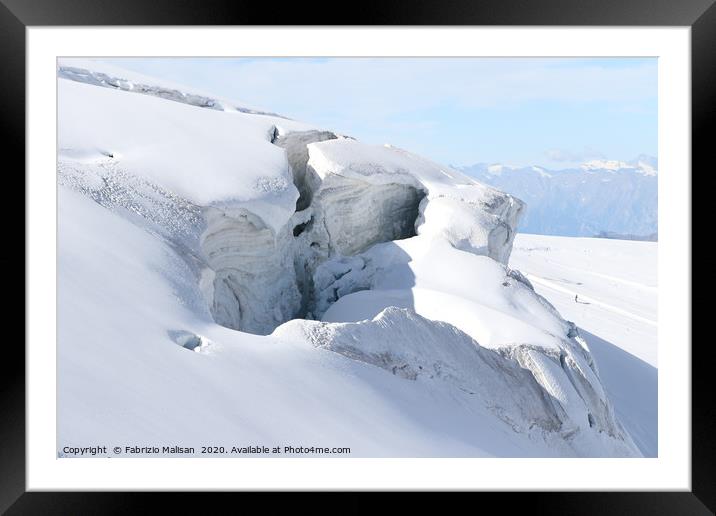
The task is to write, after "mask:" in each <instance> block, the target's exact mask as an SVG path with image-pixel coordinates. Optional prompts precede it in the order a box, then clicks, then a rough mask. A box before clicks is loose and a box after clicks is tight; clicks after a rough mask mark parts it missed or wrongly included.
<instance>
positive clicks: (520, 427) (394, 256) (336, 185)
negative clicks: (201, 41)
mask: <svg viewBox="0 0 716 516" xmlns="http://www.w3.org/2000/svg"><path fill="white" fill-rule="evenodd" d="M68 61H69V62H68ZM93 66H94V65H93V64H92V62H80V63H73V62H72V60H67V61H65V62H62V63H61V64H60V68H59V70H58V76H59V79H58V89H59V94H58V98H59V115H58V116H59V154H58V181H59V183H60V185H61V187H60V202H59V203H60V234H59V239H60V265H59V271H58V275H59V277H60V300H59V303H60V305H61V306H64V307H65V308H64V309H61V317H60V319H61V321H60V323H59V343H58V346H59V349H60V353H59V360H60V375H59V376H60V411H59V412H60V438H61V440H64V441H66V442H77V441H78V440H79V439H80V438H87V437H92V436H94V437H96V436H99V435H104V434H105V433H120V434H121V433H122V432H124V433H126V434H133V435H141V438H142V439H144V440H145V441H146V440H148V439H152V438H158V437H159V436H161V438H162V439H166V436H167V432H168V434H169V435H172V436H174V438H175V439H176V440H177V442H193V441H192V439H195V438H197V436H200V435H206V432H207V431H208V430H206V429H207V428H212V430H211V432H213V435H214V436H222V435H229V434H227V433H225V432H229V431H230V432H233V433H232V434H230V435H232V436H233V437H232V439H234V440H235V439H236V438H237V436H239V437H240V436H246V437H251V438H258V439H263V440H264V441H265V442H269V441H271V442H276V441H281V440H282V439H283V440H285V439H289V438H291V439H294V438H295V436H304V437H306V436H309V435H315V434H311V433H310V432H311V431H313V432H315V431H316V428H317V427H315V424H319V421H317V420H315V421H304V420H305V419H306V416H307V414H308V413H311V414H314V415H315V414H316V407H315V406H314V408H313V409H311V410H307V411H302V410H299V409H300V408H301V407H303V408H305V409H307V407H308V406H307V405H306V404H307V403H308V404H309V405H311V404H310V402H308V401H307V400H308V399H320V400H321V401H320V403H319V404H318V407H319V408H318V411H319V412H320V413H321V415H320V417H318V418H317V419H320V420H321V424H323V426H322V427H320V428H321V435H323V436H324V438H325V439H326V440H327V441H331V442H339V443H343V444H344V445H345V444H349V443H352V447H353V448H354V450H355V452H354V453H356V454H358V455H371V454H372V455H428V456H440V455H452V454H457V455H461V454H466V455H557V456H637V455H639V451H638V449H637V448H636V446H635V445H634V443H633V442H632V440H631V438H630V437H629V435H628V434H627V433H626V431H624V429H623V428H622V427H621V425H620V423H619V421H618V420H617V418H616V416H615V414H614V411H613V409H612V406H611V404H610V401H609V400H608V398H607V396H606V395H605V393H604V390H603V389H602V388H601V383H600V380H599V374H598V369H597V366H596V364H595V363H594V360H593V359H592V357H591V354H590V353H589V350H588V348H587V345H586V343H585V342H584V340H583V339H581V338H580V337H579V333H578V330H577V329H576V328H575V327H574V325H573V324H571V323H569V322H567V321H564V320H563V319H562V318H561V317H560V316H559V314H558V313H557V311H556V310H555V309H554V308H553V307H552V306H551V305H550V304H549V303H548V302H547V301H546V300H545V299H543V298H541V297H540V296H538V295H537V294H536V293H535V292H534V290H533V289H532V287H531V285H530V284H529V282H528V281H527V280H526V279H525V278H524V277H523V276H522V275H521V274H520V273H519V272H517V271H513V270H511V269H509V267H507V264H508V260H509V256H510V252H511V249H512V243H513V240H514V236H515V228H516V226H517V224H518V222H519V220H520V217H521V214H522V213H523V211H524V204H523V203H522V202H521V201H519V200H518V199H516V198H514V197H512V196H510V195H508V194H505V193H502V192H500V191H498V190H495V189H493V188H491V187H488V186H484V185H482V184H480V183H478V182H476V181H475V180H473V179H471V178H469V177H467V176H465V175H463V174H462V173H460V172H457V171H455V170H452V169H450V168H447V167H442V166H440V165H438V164H436V163H433V162H431V161H429V160H426V159H424V158H421V157H419V156H417V155H414V154H412V153H409V152H407V151H405V150H402V149H398V148H394V147H391V146H373V145H366V144H363V143H361V142H359V141H356V140H354V139H352V138H348V137H345V136H341V135H338V134H335V133H333V132H330V131H324V130H318V129H316V128H313V127H310V126H307V125H305V124H301V123H298V122H294V121H291V120H288V119H284V118H280V117H277V116H274V115H271V114H266V113H259V112H256V111H254V110H248V109H239V108H236V104H235V103H227V102H223V101H222V102H221V103H219V102H218V101H216V102H209V101H208V100H206V99H210V98H211V97H201V98H199V97H197V96H195V95H194V93H191V92H187V91H185V90H182V89H170V90H169V92H167V91H165V90H166V88H167V87H166V86H163V85H156V86H153V85H152V83H151V80H150V79H146V78H141V79H137V78H134V79H133V80H130V79H128V77H129V75H127V76H124V75H122V72H121V70H115V69H112V70H110V69H107V68H103V66H100V65H98V68H97V69H94V68H93ZM140 85H141V87H140ZM197 99H198V100H197ZM227 106H231V108H230V109H228V108H227ZM219 107H221V109H219ZM206 108H210V109H206ZM88 202H94V204H95V206H96V205H99V207H102V208H99V207H97V206H96V207H91V204H90V205H88V204H87V203H88ZM98 209H99V210H101V211H102V215H101V216H100V215H98V212H97V210H98ZM87 217H93V218H95V219H96V220H93V221H89V220H87ZM100 221H101V222H102V224H104V225H106V226H107V228H106V229H104V228H103V225H102V224H100V223H99V222H100ZM112 228H114V231H115V232H116V235H117V237H116V238H108V234H107V233H106V231H113V230H112ZM88 238H90V239H91V240H92V241H93V242H94V243H88V241H87V239H88ZM98 246H99V247H98ZM128 257H132V259H131V261H130V262H128V261H127V258H128ZM99 261H101V265H102V266H101V267H98V264H99ZM106 268H110V271H111V274H112V275H113V276H114V278H117V279H114V278H113V279H110V278H108V277H106V275H107V269H106ZM98 285H103V287H102V288H101V289H98V288H97V287H96V286H98ZM123 289H133V290H132V292H133V295H132V296H130V297H129V298H128V297H127V296H126V295H125V293H123V292H122V290H123ZM143 290H148V291H151V292H153V293H152V294H151V295H146V296H144V295H142V291H143ZM107 300H111V308H110V307H109V306H108V305H107V304H106V303H107ZM70 306H72V307H73V309H72V310H69V309H68V307H70ZM87 313H92V314H93V319H92V322H91V323H88V322H87V319H86V317H85V316H86V315H87ZM317 319H322V320H317ZM129 321H131V324H130V323H129ZM217 323H218V324H217ZM96 325H99V326H97V327H96V328H95V326H96ZM88 326H91V327H92V328H95V330H97V331H101V332H103V333H104V335H105V337H106V339H104V340H103V343H102V345H100V346H97V347H94V348H93V347H92V346H90V345H89V344H90V343H89V342H88V341H87V339H90V338H92V337H91V335H92V332H91V331H87V330H86V327H88ZM102 328H103V329H102ZM235 330H238V331H235ZM251 334H254V335H251ZM167 341H169V342H171V343H172V345H173V346H172V347H171V348H166V347H165V346H164V343H165V342H167ZM130 343H132V344H130ZM175 344H176V345H175ZM126 346H131V348H132V349H133V352H132V354H130V355H124V354H119V355H117V351H118V350H119V349H123V348H124V347H126ZM191 350H193V351H199V353H194V354H193V355H192V354H189V355H187V354H186V352H187V351H191ZM177 353H179V354H177ZM324 353H329V354H330V355H331V357H332V358H331V359H330V360H323V359H321V358H319V357H322V356H323V354H324ZM317 354H318V355H317ZM109 356H112V357H113V358H112V362H111V363H112V364H113V365H114V367H117V368H119V369H122V368H123V367H124V368H126V370H127V371H131V372H132V374H131V375H130V376H131V379H130V378H126V379H118V380H116V381H115V382H114V384H113V385H112V386H110V385H109V384H107V382H106V381H104V380H103V379H102V377H101V376H95V375H97V374H98V372H99V371H102V370H103V368H104V366H103V365H98V364H103V363H104V360H105V359H106V357H109ZM130 357H132V358H130ZM139 357H141V358H139ZM138 359H140V360H141V361H142V363H143V365H142V367H135V368H133V367H132V364H133V363H135V362H136V361H137V360H138ZM202 359H206V361H201V360H202ZM197 360H200V361H199V362H197ZM159 362H161V363H162V364H164V365H166V364H169V363H170V364H171V365H172V367H174V368H175V369H174V370H173V372H172V373H171V375H172V376H173V375H176V374H181V375H182V376H186V377H187V378H189V377H191V378H195V379H198V378H204V379H205V380H206V379H207V378H209V377H211V380H207V381H206V383H205V384H204V385H201V384H197V383H196V382H198V381H199V380H191V381H190V383H191V384H192V385H195V386H196V387H197V388H199V389H205V390H206V392H207V393H208V394H209V395H211V396H213V398H215V400H214V401H213V402H211V403H210V404H209V407H210V409H211V410H213V411H214V412H212V413H210V414H209V413H206V410H208V409H206V408H202V409H201V412H202V413H203V414H204V417H205V418H207V419H208V420H212V421H214V422H216V423H217V424H218V423H219V421H221V422H222V423H221V424H222V425H223V426H222V428H216V427H206V426H205V421H203V420H201V419H197V418H196V417H188V418H187V417H184V415H186V414H185V413H186V411H191V410H192V409H196V404H201V403H204V400H202V399H199V398H195V397H193V396H189V397H187V398H186V399H184V400H183V401H182V403H180V404H178V403H176V402H175V401H172V399H170V398H167V397H166V396H169V394H168V391H167V390H166V389H165V388H164V387H161V386H159V385H158V384H157V380H156V378H154V377H153V375H152V372H151V364H153V363H159ZM239 364H240V365H239ZM366 367H367V368H368V369H367V370H366V369H365V368H366ZM345 368H348V369H349V370H350V371H352V372H351V373H350V374H348V375H346V374H344V373H342V372H341V371H344V370H345ZM382 370H385V371H382ZM70 371H71V372H72V374H70V373H69V372H70ZM289 371H290V373H289ZM386 371H387V373H388V374H387V375H386ZM192 375H193V376H192ZM257 375H258V376H257ZM287 375H289V376H290V377H291V378H294V379H299V380H297V381H299V382H300V383H301V385H302V386H303V387H304V388H305V389H306V391H305V392H304V393H303V394H300V393H298V392H296V390H295V388H294V386H293V385H292V383H291V382H290V381H286V380H285V378H286V377H287ZM356 375H357V376H356ZM394 377H395V378H394ZM309 378H312V379H313V380H311V381H310V382H309V381H308V380H307V379H309ZM356 378H360V380H357V379H356ZM267 379H268V380H269V381H270V384H271V387H270V388H267V389H266V393H264V394H261V395H258V396H257V399H260V400H264V403H265V404H270V405H271V406H273V407H284V410H283V411H282V412H279V413H276V414H275V415H274V416H273V417H270V418H266V417H264V416H263V415H260V414H259V412H260V411H261V403H258V404H253V405H247V404H246V403H245V402H241V400H243V399H244V398H243V396H244V394H243V392H244V391H245V390H247V389H248V390H250V391H253V390H254V387H252V384H254V383H255V382H257V381H258V382H259V383H261V384H262V385H266V382H267ZM127 382H131V385H130V384H128V383H127ZM307 382H308V383H307ZM363 382H366V386H367V387H364V386H363ZM396 382H397V383H396ZM88 385H91V386H92V387H91V389H89V392H88V391H87V389H86V388H87V386H88ZM122 386H124V387H125V388H122ZM366 389H367V390H366ZM110 391H111V392H110ZM368 391H370V393H371V394H368ZM117 392H121V393H122V396H124V398H122V399H117V400H115V401H116V402H117V403H118V406H119V407H122V406H126V404H127V403H130V402H132V401H134V402H136V405H134V406H135V407H136V408H135V409H134V410H133V411H132V414H133V415H132V417H130V418H127V417H126V416H121V415H120V412H117V413H115V412H107V411H105V410H103V411H102V414H101V416H99V417H98V418H97V419H96V420H95V421H94V422H93V423H92V424H89V425H88V424H87V418H88V417H89V413H88V412H86V411H87V410H88V409H89V410H92V409H91V407H94V406H95V404H96V403H97V402H98V399H99V398H100V397H101V396H99V394H100V393H104V394H105V395H106V396H107V397H109V398H117V396H118V395H117ZM438 392H440V393H445V396H446V398H445V399H446V400H451V401H445V402H444V403H442V404H440V408H438V406H437V405H435V404H434V403H432V402H429V401H428V398H430V397H431V396H437V394H436V393H438ZM430 393H432V394H430ZM137 396H145V397H146V399H145V400H144V401H143V402H138V400H137V399H136V398H137ZM455 396H457V397H455ZM306 397H308V398H306ZM432 399H436V398H434V397H433V398H432ZM148 400H149V401H148ZM269 400H270V401H269ZM346 401H349V402H350V403H352V404H353V407H354V408H353V409H350V410H349V412H351V410H358V409H360V407H364V406H374V407H377V408H376V410H375V411H373V412H372V414H373V415H372V419H371V421H366V420H365V418H362V419H361V418H358V419H354V417H353V416H349V417H348V418H349V419H350V420H351V421H352V426H350V425H349V426H346V425H344V424H342V423H340V417H339V412H340V410H339V409H338V408H337V407H338V406H343V405H344V404H345V402H346ZM162 403H163V404H165V405H166V406H168V407H171V408H170V409H168V410H169V412H167V411H165V410H163V411H160V412H155V411H154V410H153V407H154V406H156V404H162ZM393 403H397V404H398V405H399V406H401V407H402V410H403V411H405V413H406V414H413V413H414V411H415V410H416V407H418V406H423V405H424V406H426V407H428V410H430V411H433V414H442V415H443V416H444V417H443V419H442V420H443V421H444V425H454V424H457V423H456V422H457V421H458V420H459V421H462V422H461V423H460V430H459V433H460V437H459V438H456V439H457V440H458V441H460V442H461V443H463V444H460V445H453V444H450V443H449V442H446V441H445V440H444V439H439V440H438V439H437V438H436V436H438V435H440V436H443V435H444V434H445V432H448V433H450V432H455V431H456V429H455V428H452V427H450V428H449V427H448V426H441V425H442V424H439V425H437V426H435V425H428V424H426V421H425V420H424V418H423V417H417V418H409V419H410V421H408V420H407V419H406V416H399V415H395V414H389V412H386V411H385V410H382V409H381V407H383V408H385V406H387V405H389V404H393ZM237 406H240V407H241V409H240V411H239V412H237V409H236V407H237ZM311 406H313V405H311ZM296 407H298V409H297V408H296ZM468 414H470V415H468ZM465 418H466V419H465ZM136 421H142V424H141V425H140V429H139V430H137V429H136V428H135V429H132V430H129V428H128V425H129V426H131V425H133V424H134V423H136ZM168 421H180V423H177V424H176V425H172V426H171V429H168V428H167V426H168V425H169V424H170V423H169V422H168ZM276 422H279V423H280V424H279V426H280V427H285V428H286V429H287V430H286V433H282V432H281V431H280V430H277V429H276V428H275V426H276V425H275V423H276ZM307 425H308V426H307ZM376 425H378V426H381V425H383V427H384V428H393V429H397V428H400V432H401V433H400V434H396V435H401V439H403V442H402V444H401V443H400V442H398V441H396V439H395V438H393V439H390V438H385V436H382V437H381V438H379V437H378V436H376V435H375V434H376V430H375V427H376ZM299 427H300V428H303V429H304V430H303V431H298V430H296V429H297V428H299ZM309 427H310V428H309ZM488 427H489V428H490V429H491V430H489V431H488V430H487V428H488ZM495 428H497V429H498V430H494V429H495ZM288 429H291V430H292V433H291V431H289V430H288ZM309 430H310V431H309ZM137 432H138V433H137ZM362 433H363V434H362ZM487 435H489V436H490V437H491V438H490V439H487V440H485V436H487Z"/></svg>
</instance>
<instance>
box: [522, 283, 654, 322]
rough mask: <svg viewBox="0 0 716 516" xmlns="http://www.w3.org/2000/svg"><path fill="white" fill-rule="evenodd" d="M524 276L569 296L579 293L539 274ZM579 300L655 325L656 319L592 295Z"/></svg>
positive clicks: (583, 296) (582, 296)
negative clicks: (653, 319) (642, 315)
mask: <svg viewBox="0 0 716 516" xmlns="http://www.w3.org/2000/svg"><path fill="white" fill-rule="evenodd" d="M526 276H527V279H529V280H530V281H531V282H533V283H538V284H540V285H544V286H545V287H547V288H550V289H552V290H556V291H557V292H564V293H566V294H569V295H570V296H574V295H579V294H578V293H577V292H575V291H574V290H569V289H567V288H564V287H560V286H559V285H557V284H555V283H554V282H553V281H548V280H546V279H545V278H540V277H539V276H536V275H534V274H530V273H526ZM638 287H643V286H642V285H638ZM581 301H584V302H587V303H590V304H594V305H598V306H601V307H602V308H606V309H607V310H611V311H612V312H616V313H618V314H621V315H624V316H626V317H630V318H632V319H634V320H637V321H641V322H643V323H646V324H650V325H652V326H657V322H656V321H652V320H651V319H647V318H645V317H641V316H639V315H636V314H633V313H631V312H628V311H626V310H622V309H621V308H617V307H616V306H613V305H610V304H609V303H605V302H604V301H600V300H598V299H595V298H593V297H590V296H585V295H584V294H582V295H581Z"/></svg>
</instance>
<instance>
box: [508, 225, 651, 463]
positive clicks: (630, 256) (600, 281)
mask: <svg viewBox="0 0 716 516" xmlns="http://www.w3.org/2000/svg"><path fill="white" fill-rule="evenodd" d="M657 245H658V244H657V243H656V242H636V241H630V240H610V239H602V238H572V237H557V236H546V235H529V234H518V235H517V237H516V238H515V245H514V248H513V252H512V256H511V258H510V265H511V266H512V267H514V268H516V269H518V270H520V271H521V272H522V273H523V274H525V275H526V276H527V278H528V279H529V280H530V281H531V282H532V284H533V285H534V287H535V290H536V291H537V292H539V293H540V294H542V295H543V296H545V297H546V298H547V299H548V300H549V301H550V302H551V303H552V304H553V305H554V306H555V308H557V310H559V312H560V314H562V316H563V317H565V318H566V319H568V320H570V321H573V322H574V323H576V325H577V326H578V327H579V329H580V332H581V333H582V334H583V335H584V336H585V338H586V340H587V343H588V344H589V348H590V350H591V352H592V354H593V355H594V357H595V359H596V360H597V363H598V364H599V372H600V376H601V378H602V381H603V383H604V386H605V388H606V390H607V392H608V393H609V395H610V398H611V399H612V400H613V402H614V405H615V408H616V411H617V414H618V415H619V418H620V419H621V421H622V423H623V424H624V425H625V426H626V427H627V429H628V430H629V432H630V434H631V435H632V437H633V438H634V440H635V441H636V442H637V444H638V445H639V447H640V448H641V450H642V452H643V453H644V454H645V455H646V456H651V457H653V456H656V455H657V368H658V365H657V321H658V318H657V315H658V314H657V299H658V296H657ZM575 295H576V296H578V302H575V299H574V298H575Z"/></svg>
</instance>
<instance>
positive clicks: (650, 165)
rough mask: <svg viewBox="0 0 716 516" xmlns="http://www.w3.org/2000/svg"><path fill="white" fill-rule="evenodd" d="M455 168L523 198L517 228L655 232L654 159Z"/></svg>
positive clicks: (528, 230)
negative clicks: (575, 166)
mask: <svg viewBox="0 0 716 516" xmlns="http://www.w3.org/2000/svg"><path fill="white" fill-rule="evenodd" d="M461 170H462V171H463V172H464V173H466V174H468V175H469V176H471V177H474V178H475V179H477V180H478V181H481V182H483V183H486V184H489V185H492V186H494V187H495V188H499V189H500V190H503V191H505V192H508V193H511V194H513V195H515V196H517V197H519V198H520V199H522V200H523V201H525V202H526V203H527V210H526V213H525V216H524V217H523V219H522V222H521V223H520V227H519V228H518V229H519V231H520V232H524V233H535V234H545V235H563V236H587V237H592V236H596V235H598V234H600V233H603V232H604V233H619V234H624V235H627V234H628V235H639V236H641V237H649V236H650V235H653V234H655V233H657V230H658V227H657V185H658V175H657V163H656V159H654V158H650V157H648V156H639V157H637V158H636V159H634V160H633V161H631V162H629V163H626V162H621V161H613V160H612V161H608V160H593V161H589V162H586V163H584V164H583V165H582V166H581V167H580V168H578V169H565V170H547V169H544V168H542V167H522V168H514V167H508V166H504V165H484V164H478V165H472V166H470V167H462V168H461Z"/></svg>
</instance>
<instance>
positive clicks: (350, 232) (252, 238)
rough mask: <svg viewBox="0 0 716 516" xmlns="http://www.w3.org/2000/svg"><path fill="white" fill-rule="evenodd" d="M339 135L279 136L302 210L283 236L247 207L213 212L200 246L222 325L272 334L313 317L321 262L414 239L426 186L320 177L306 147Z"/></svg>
mask: <svg viewBox="0 0 716 516" xmlns="http://www.w3.org/2000/svg"><path fill="white" fill-rule="evenodd" d="M335 138H336V135H335V134H334V133H330V132H322V131H306V132H298V133H296V132H294V133H289V134H288V135H272V138H271V140H272V142H273V143H274V144H276V145H279V146H281V147H283V148H285V149H286V155H287V159H288V162H289V165H290V167H291V171H292V173H293V181H294V184H295V186H296V188H297V189H298V192H299V198H298V200H297V202H296V211H295V213H294V214H293V216H292V217H291V219H290V220H289V221H288V223H287V224H286V225H285V226H284V227H283V228H281V229H280V230H279V232H278V233H275V232H274V230H273V229H271V228H270V227H268V226H267V225H266V224H264V223H263V221H262V220H261V219H260V218H259V217H257V216H256V215H254V214H252V213H251V212H249V211H248V210H232V212H231V213H228V212H226V211H223V210H221V209H218V208H211V209H209V210H207V211H206V214H205V217H206V223H207V228H206V230H205V232H204V234H203V235H202V238H201V246H202V250H203V253H204V255H205V256H206V259H207V262H208V265H209V267H210V268H211V269H212V271H213V272H214V279H213V289H212V290H213V292H212V295H211V298H210V300H209V303H210V311H211V314H212V316H213V317H214V320H215V321H216V322H217V323H218V324H221V325H222V326H226V327H228V328H232V329H235V330H240V331H244V332H247V333H254V334H260V335H266V334H269V333H271V332H272V331H273V330H274V329H275V328H276V327H277V326H279V325H281V324H283V323H285V322H286V321H289V320H291V319H297V318H301V319H303V318H308V319H311V318H313V317H314V313H315V304H316V292H315V291H314V281H313V275H314V273H315V271H316V268H317V267H318V266H319V265H320V264H321V263H323V262H325V261H326V260H329V259H333V258H337V257H342V256H353V255H355V254H358V253H360V252H362V251H365V250H366V249H368V248H369V247H371V246H372V245H374V244H377V243H381V242H389V241H393V240H400V239H404V238H410V237H412V236H415V234H416V233H415V231H416V230H415V223H416V221H417V219H418V216H419V206H420V202H421V201H422V200H423V198H424V197H425V193H424V192H423V191H421V190H419V189H417V188H415V187H413V186H409V185H403V184H385V185H373V184H370V183H367V182H365V181H360V180H357V179H351V178H346V177H341V176H334V175H331V176H329V177H327V178H326V179H325V180H323V181H321V180H320V178H319V176H318V174H316V172H315V171H314V170H313V169H312V167H311V166H310V165H309V164H308V150H307V146H308V145H309V144H310V143H314V142H319V141H325V140H330V139H335Z"/></svg>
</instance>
